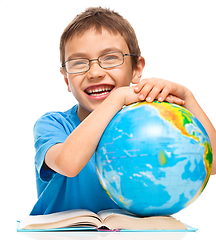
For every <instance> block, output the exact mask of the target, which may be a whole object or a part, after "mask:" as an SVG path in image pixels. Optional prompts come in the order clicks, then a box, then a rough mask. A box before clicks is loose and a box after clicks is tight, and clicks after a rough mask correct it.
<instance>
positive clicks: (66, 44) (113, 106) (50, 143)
mask: <svg viewBox="0 0 216 240" xmlns="http://www.w3.org/2000/svg"><path fill="white" fill-rule="evenodd" d="M60 54H61V63H62V67H61V73H62V74H63V76H64V80H65V82H66V84H67V87H68V91H69V92H72V94H73V95H74V97H75V98H76V99H77V101H78V104H77V105H75V106H74V107H72V108H71V109H69V110H68V111H66V112H51V113H47V114H45V115H44V116H42V117H41V118H40V119H39V120H38V121H37V122H36V124H35V128H34V137H35V149H36V156H35V166H36V180H37V190H38V201H37V203H36V204H35V206H34V208H33V210H32V212H31V214H32V215H38V214H49V213H53V212H60V211H66V210H70V209H89V210H92V211H94V212H98V211H100V210H103V209H108V208H119V207H118V206H117V205H116V204H115V203H114V202H113V201H112V200H111V199H110V198H109V197H108V195H107V194H106V193H105V191H104V190H103V188H102V187H101V185H100V183H99V181H98V178H97V174H96V170H95V155H94V152H95V150H96V147H97V145H98V142H99V140H100V138H101V135H102V134H103V132H104V130H105V128H106V126H107V125H108V123H109V122H110V120H111V119H112V118H113V117H114V115H115V114H116V113H117V112H118V111H119V110H120V109H121V108H122V107H123V106H124V105H127V104H130V103H134V102H137V101H142V100H146V101H148V102H152V101H153V100H155V99H157V100H159V101H165V100H166V101H168V102H174V103H177V104H180V105H184V107H186V108H187V109H188V110H190V111H191V112H192V113H193V114H194V115H195V116H197V117H198V119H199V120H200V121H201V123H202V124H203V126H204V127H205V129H206V131H207V132H208V134H209V137H210V139H211V143H212V146H213V154H214V153H215V145H216V142H215V139H216V133H215V129H214V127H213V126H212V124H211V122H210V121H209V119H208V118H207V116H206V115H205V113H204V112H203V110H202V109H201V108H200V106H199V105H198V103H197V102H196V100H195V98H194V96H193V94H192V93H191V92H190V91H189V90H188V89H187V88H186V87H184V86H182V85H180V84H177V83H173V82H170V81H166V80H162V79H156V78H151V79H143V80H141V75H142V70H143V68H144V66H145V61H144V58H143V57H142V56H141V53H140V49H139V46H138V42H137V39H136V35H135V33H134V30H133V28H132V27H131V25H130V24H129V23H128V22H127V20H125V19H123V18H122V17H121V16H120V15H119V14H118V13H115V12H114V11H110V10H108V9H103V8H90V9H88V10H86V11H85V12H84V13H82V14H80V15H78V16H77V17H76V18H75V19H74V20H73V21H72V22H71V23H70V24H69V25H68V27H67V28H66V29H65V31H64V32H63V34H62V37H61V43H60ZM131 83H133V84H135V85H133V86H130V84H131ZM214 155H215V154H214ZM213 172H214V173H215V166H214V169H213Z"/></svg>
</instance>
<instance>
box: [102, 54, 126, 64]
mask: <svg viewBox="0 0 216 240" xmlns="http://www.w3.org/2000/svg"><path fill="white" fill-rule="evenodd" d="M98 60H99V63H100V65H101V67H103V68H111V67H116V66H119V65H121V64H122V63H123V62H124V58H123V54H122V53H121V52H113V53H107V54H104V55H102V56H100V57H99V58H98Z"/></svg>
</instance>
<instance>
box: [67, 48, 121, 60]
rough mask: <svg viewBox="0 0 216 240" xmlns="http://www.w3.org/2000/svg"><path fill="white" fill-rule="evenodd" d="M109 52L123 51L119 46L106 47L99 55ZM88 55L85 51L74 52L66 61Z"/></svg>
mask: <svg viewBox="0 0 216 240" xmlns="http://www.w3.org/2000/svg"><path fill="white" fill-rule="evenodd" d="M109 52H122V50H121V49H119V48H117V47H109V48H105V49H103V50H102V51H101V52H100V54H99V56H101V55H103V54H106V53H109ZM87 55H88V54H86V53H83V52H80V53H79V52H78V53H73V54H71V55H70V56H69V57H68V58H67V60H66V61H68V60H71V59H74V58H88V57H87ZM99 56H98V57H99Z"/></svg>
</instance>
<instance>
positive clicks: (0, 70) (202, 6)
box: [0, 0, 216, 231]
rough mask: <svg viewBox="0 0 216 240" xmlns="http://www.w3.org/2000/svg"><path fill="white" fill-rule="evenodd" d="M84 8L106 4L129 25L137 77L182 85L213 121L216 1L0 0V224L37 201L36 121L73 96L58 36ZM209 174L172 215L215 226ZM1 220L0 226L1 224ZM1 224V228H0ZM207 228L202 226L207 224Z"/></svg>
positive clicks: (8, 225)
mask: <svg viewBox="0 0 216 240" xmlns="http://www.w3.org/2000/svg"><path fill="white" fill-rule="evenodd" d="M90 6H102V7H110V8H111V9H114V10H116V11H118V12H119V13H120V14H121V15H123V16H124V17H125V18H126V19H128V20H129V22H130V23H131V24H132V26H133V27H134V29H135V31H136V33H137V37H138V40H139V44H140V48H141V51H142V55H143V56H144V58H145V60H146V66H145V69H144V71H143V77H160V78H164V79H168V80H171V81H175V82H178V83H181V84H183V85H185V86H187V87H188V88H189V89H190V90H192V92H193V93H194V95H195V97H196V98H197V100H198V102H199V103H200V105H201V106H202V108H203V109H204V111H205V112H206V113H207V115H208V116H209V118H210V119H211V121H212V123H213V124H214V126H216V113H215V104H214V100H215V96H216V94H215V83H216V71H215V69H216V34H215V28H216V14H215V13H216V5H215V1H213V0H212V1H210V0H205V1H200V0H196V1H195V0H181V1H173V0H163V1H161V0H151V1H147V0H142V1H141V0H140V1H139V0H133V1H116V0H109V1H102V0H100V1H96V0H91V1H86V0H83V1H78V0H77V1H73V0H58V1H57V0H52V1H51V0H37V1H33V0H0V107H1V117H0V141H1V142H0V147H1V148H0V149H1V150H0V156H1V158H0V161H1V168H0V184H1V197H0V213H1V217H0V218H1V219H4V225H3V226H4V227H3V228H4V229H8V230H10V231H12V230H13V231H14V228H15V221H16V220H17V219H22V218H23V217H25V216H26V215H27V214H29V212H30V211H31V209H32V207H33V205H34V203H35V201H36V185H35V173H34V147H33V135H32V129H33V126H34V123H35V121H36V120H37V119H38V118H39V117H40V116H41V115H42V114H44V113H45V112H48V111H53V110H54V111H65V110H67V109H69V108H70V107H72V106H73V105H74V104H75V103H76V101H75V99H74V98H73V96H72V95H71V94H70V93H68V92H67V88H66V85H65V83H64V80H63V77H62V75H61V74H60V72H59V67H60V60H59V39H60V36H61V34H62V32H63V30H64V28H65V27H66V26H67V24H68V23H69V22H70V21H71V20H72V19H73V18H74V17H75V16H76V15H77V14H79V13H80V12H82V11H84V10H85V9H86V8H87V7H90ZM215 184H216V177H215V176H213V177H211V179H210V181H209V184H208V186H207V188H206V190H205V191H204V192H203V194H202V195H201V196H200V198H199V199H198V200H197V201H195V203H193V204H192V205H191V206H189V207H188V208H186V209H185V210H183V211H181V212H180V213H178V214H177V215H176V217H177V218H178V219H180V220H182V221H183V222H185V223H187V224H189V225H192V226H194V227H198V228H199V229H200V231H202V230H203V231H204V229H205V227H206V229H207V228H208V227H209V229H210V227H214V225H215V224H214V223H213V222H212V219H211V217H212V216H214V215H215V213H216V210H215V201H216V193H215V189H216V185H215ZM1 225H2V224H1ZM1 227H2V226H1ZM206 231H207V230H206Z"/></svg>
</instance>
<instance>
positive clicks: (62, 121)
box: [33, 113, 74, 181]
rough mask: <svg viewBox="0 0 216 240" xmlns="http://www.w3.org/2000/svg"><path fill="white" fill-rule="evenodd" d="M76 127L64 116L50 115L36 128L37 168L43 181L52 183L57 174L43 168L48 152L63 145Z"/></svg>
mask: <svg viewBox="0 0 216 240" xmlns="http://www.w3.org/2000/svg"><path fill="white" fill-rule="evenodd" d="M73 129H74V127H73V126H72V125H71V123H70V121H68V120H67V119H66V118H65V117H64V116H62V114H60V113H49V114H45V115H44V116H42V117H41V118H40V119H39V120H38V121H37V122H36V124H35V126H34V130H33V133H34V146H35V151H36V153H35V168H36V172H37V173H38V176H39V177H40V179H41V180H42V181H50V179H52V177H53V176H54V175H55V172H54V171H53V170H52V169H49V168H47V167H46V168H43V164H44V159H45V155H46V152H47V151H48V150H49V148H51V147H52V146H54V145H55V144H57V143H63V142H64V141H65V140H66V139H67V137H68V136H69V135H70V133H71V132H72V131H73Z"/></svg>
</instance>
